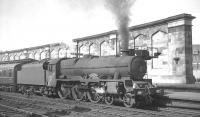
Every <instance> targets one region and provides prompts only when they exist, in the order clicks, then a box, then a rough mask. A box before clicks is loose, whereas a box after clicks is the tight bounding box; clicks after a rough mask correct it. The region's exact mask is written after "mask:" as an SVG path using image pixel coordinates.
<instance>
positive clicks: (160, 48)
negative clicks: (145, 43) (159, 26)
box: [151, 31, 169, 69]
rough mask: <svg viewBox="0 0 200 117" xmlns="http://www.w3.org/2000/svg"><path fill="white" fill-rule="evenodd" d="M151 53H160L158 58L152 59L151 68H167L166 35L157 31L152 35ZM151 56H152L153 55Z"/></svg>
mask: <svg viewBox="0 0 200 117" xmlns="http://www.w3.org/2000/svg"><path fill="white" fill-rule="evenodd" d="M151 51H152V53H153V54H154V53H156V52H160V53H161V55H160V56H159V57H158V58H155V59H153V61H152V62H153V64H152V68H159V69H163V68H168V67H169V66H168V64H169V60H168V58H169V57H168V53H169V52H168V51H169V50H168V37H167V33H165V32H163V31H157V32H156V33H154V34H153V35H152V50H151ZM153 54H152V55H153Z"/></svg>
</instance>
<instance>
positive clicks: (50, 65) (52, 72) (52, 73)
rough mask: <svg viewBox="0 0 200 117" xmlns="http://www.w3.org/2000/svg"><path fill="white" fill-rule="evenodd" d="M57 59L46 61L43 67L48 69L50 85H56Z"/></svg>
mask: <svg viewBox="0 0 200 117" xmlns="http://www.w3.org/2000/svg"><path fill="white" fill-rule="evenodd" d="M56 63H57V61H56V60H50V61H49V62H45V63H44V65H43V68H44V69H45V70H46V84H47V86H49V87H55V86H56V74H57V73H56V71H57V69H56V66H57V64H56Z"/></svg>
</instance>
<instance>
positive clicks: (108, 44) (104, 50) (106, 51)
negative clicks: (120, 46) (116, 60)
mask: <svg viewBox="0 0 200 117" xmlns="http://www.w3.org/2000/svg"><path fill="white" fill-rule="evenodd" d="M115 49H116V48H115V44H114V42H112V40H108V41H104V42H102V43H101V56H108V55H115V54H116V50H115Z"/></svg>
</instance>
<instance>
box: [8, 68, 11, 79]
mask: <svg viewBox="0 0 200 117" xmlns="http://www.w3.org/2000/svg"><path fill="white" fill-rule="evenodd" d="M8 76H9V77H12V69H9V70H8Z"/></svg>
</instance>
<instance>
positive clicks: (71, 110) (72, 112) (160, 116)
mask: <svg viewBox="0 0 200 117" xmlns="http://www.w3.org/2000/svg"><path fill="white" fill-rule="evenodd" d="M0 97H1V98H2V100H7V101H8V102H9V101H10V102H12V103H13V101H14V102H16V104H14V105H13V106H14V107H15V106H16V105H17V106H19V105H23V104H24V105H25V106H24V107H25V108H26V110H28V111H30V110H29V109H32V111H33V110H35V112H37V113H39V114H40V115H44V116H50V115H51V114H54V115H56V116H59V115H60V116H61V115H62V113H65V115H69V116H75V117H76V116H77V117H79V116H82V117H97V116H105V117H129V116H130V117H132V116H140V117H141V116H148V117H149V116H150V117H169V116H179V117H188V116H190V117H191V116H194V117H195V116H200V112H199V110H192V109H186V108H185V109H183V108H171V107H166V108H159V109H136V108H126V107H121V106H113V105H105V104H99V103H98V104H95V103H90V102H77V101H74V100H61V99H57V98H55V99H52V98H46V97H41V96H31V97H29V98H27V97H25V96H22V95H20V94H16V93H5V92H0ZM7 101H3V102H7ZM24 107H20V108H24ZM18 108H19V107H18ZM38 110H40V111H42V112H40V111H38ZM59 112H60V113H61V114H60V113H59ZM62 116H63V115H62Z"/></svg>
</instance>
